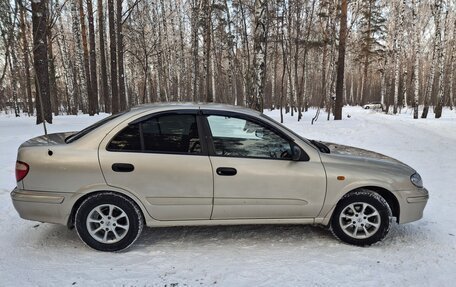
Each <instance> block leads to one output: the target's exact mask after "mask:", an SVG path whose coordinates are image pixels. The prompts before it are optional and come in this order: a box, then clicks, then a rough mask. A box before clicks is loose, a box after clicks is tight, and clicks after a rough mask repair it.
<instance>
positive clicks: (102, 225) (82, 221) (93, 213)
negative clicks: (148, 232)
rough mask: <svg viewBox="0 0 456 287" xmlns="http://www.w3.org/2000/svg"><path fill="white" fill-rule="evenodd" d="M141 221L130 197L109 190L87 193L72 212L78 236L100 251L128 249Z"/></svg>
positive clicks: (139, 229)
mask: <svg viewBox="0 0 456 287" xmlns="http://www.w3.org/2000/svg"><path fill="white" fill-rule="evenodd" d="M143 222H144V218H143V215H142V213H141V211H140V210H139V208H138V207H137V206H136V204H135V203H134V202H133V201H132V200H131V199H129V198H127V197H125V196H122V195H120V194H117V193H112V192H102V193H97V194H94V195H91V196H89V197H88V198H86V199H85V200H84V201H83V202H82V203H81V205H80V206H79V208H78V209H77V211H76V215H75V227H76V231H77V233H78V235H79V237H80V238H81V239H82V241H84V243H86V244H87V245H88V246H90V247H92V248H94V249H96V250H100V251H120V250H123V249H126V248H128V247H129V246H130V245H131V244H133V242H135V241H136V239H137V238H138V237H139V235H140V234H141V231H142V229H143V226H144V223H143Z"/></svg>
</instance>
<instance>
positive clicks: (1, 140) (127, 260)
mask: <svg viewBox="0 0 456 287" xmlns="http://www.w3.org/2000/svg"><path fill="white" fill-rule="evenodd" d="M347 113H348V114H350V115H351V117H350V118H345V119H344V120H343V121H339V122H334V121H331V122H327V121H326V120H325V119H324V118H325V116H324V115H322V116H321V117H320V119H319V120H318V121H317V122H316V124H314V125H310V118H311V117H312V116H313V112H312V113H307V114H305V118H304V121H303V122H300V123H297V122H295V121H296V119H294V118H291V117H289V116H286V117H285V124H286V125H287V126H289V127H291V128H292V129H294V130H295V131H297V132H298V133H300V134H302V135H304V136H306V137H308V138H311V139H320V140H324V141H330V142H336V143H341V144H348V145H355V146H358V147H361V148H366V149H372V150H375V151H378V152H381V153H384V154H386V155H389V156H393V157H395V158H397V159H399V160H401V161H403V162H405V163H407V164H409V165H411V166H412V167H414V168H415V169H417V170H418V171H419V172H420V174H421V175H422V177H423V179H424V183H425V186H426V187H427V188H428V189H429V190H430V196H431V199H430V202H429V204H428V206H427V208H426V210H425V215H424V218H423V219H422V220H420V221H418V222H415V223H411V224H407V225H401V226H399V225H395V226H393V228H392V230H391V232H390V234H389V235H388V237H387V238H386V239H385V240H384V241H383V242H381V243H379V244H376V245H374V246H371V247H369V248H359V247H354V246H349V245H346V244H343V243H340V242H339V241H337V240H336V239H334V238H333V236H332V235H331V234H330V232H328V231H326V230H325V229H322V228H320V227H312V226H296V225H295V226H293V225H290V226H285V225H281V226H229V227H226V226H225V227H176V228H161V229H146V230H145V232H143V234H142V236H141V237H140V239H139V240H138V241H137V242H136V244H135V245H134V246H133V247H132V248H131V249H129V251H128V252H126V253H119V254H110V253H101V252H96V251H93V250H91V249H88V248H87V247H85V246H84V244H83V243H82V242H81V241H80V240H79V238H78V237H77V234H76V232H75V231H74V230H68V229H66V227H64V226H57V225H52V224H42V223H37V222H30V221H25V220H22V219H20V218H19V216H18V215H17V213H16V211H15V210H14V208H13V206H12V204H11V200H10V196H9V192H10V190H11V189H12V188H13V187H14V185H15V180H14V163H15V160H16V150H17V147H18V146H19V144H20V143H21V142H23V141H24V140H26V139H28V138H30V137H33V136H36V135H39V134H40V133H41V132H42V131H41V128H40V127H36V126H34V125H33V121H34V119H32V118H13V117H7V116H0V135H1V136H0V145H1V146H2V147H3V150H2V152H1V153H0V286H111V285H117V286H335V285H337V286H348V285H353V284H354V283H355V284H360V285H362V286H381V285H385V286H398V285H400V286H430V285H432V286H454V281H455V280H456V189H455V186H456V176H455V175H456V113H455V112H454V111H452V112H451V111H445V112H444V118H442V119H439V120H435V119H427V120H421V119H420V120H413V119H411V116H410V115H409V114H406V115H404V114H403V115H400V116H388V115H383V114H378V113H375V112H372V111H365V110H362V109H360V108H346V109H344V114H345V115H346V114H347ZM267 114H268V115H270V116H272V117H274V118H278V116H279V114H278V112H277V111H273V112H267ZM99 118H100V117H98V118H97V117H95V118H94V117H92V118H89V117H88V116H79V117H57V118H55V124H54V125H52V126H51V127H50V128H49V129H50V131H51V132H57V131H68V130H77V129H80V128H82V127H84V126H86V125H88V124H89V123H92V122H93V121H95V120H97V119H99Z"/></svg>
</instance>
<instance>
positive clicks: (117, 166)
mask: <svg viewBox="0 0 456 287" xmlns="http://www.w3.org/2000/svg"><path fill="white" fill-rule="evenodd" d="M134 169H135V166H134V165H132V164H131V163H114V164H113V165H112V170H113V171H115V172H132V171H133V170H134Z"/></svg>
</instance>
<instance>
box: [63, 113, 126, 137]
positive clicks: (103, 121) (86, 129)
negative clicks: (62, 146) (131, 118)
mask: <svg viewBox="0 0 456 287" xmlns="http://www.w3.org/2000/svg"><path fill="white" fill-rule="evenodd" d="M123 114H125V112H123V113H118V114H115V115H110V116H109V117H106V118H104V119H102V120H100V121H98V122H96V123H94V124H93V125H91V126H88V127H86V128H85V129H83V130H81V131H79V132H77V133H75V134H72V135H71V136H69V137H67V138H66V139H65V142H66V143H72V142H74V141H76V140H78V139H80V138H82V137H83V136H85V135H86V134H88V133H90V132H91V131H93V130H94V129H97V128H99V127H101V126H102V125H104V124H106V123H107V122H110V121H111V120H113V119H115V118H117V117H119V116H121V115H123Z"/></svg>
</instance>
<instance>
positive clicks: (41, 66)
mask: <svg viewBox="0 0 456 287" xmlns="http://www.w3.org/2000/svg"><path fill="white" fill-rule="evenodd" d="M32 22H33V64H34V67H35V74H36V80H35V85H36V91H37V100H36V101H35V103H36V111H37V117H36V124H40V123H43V124H45V123H44V122H48V123H50V124H52V111H51V98H50V94H49V73H48V51H47V37H46V29H47V6H46V1H43V0H42V1H37V0H36V1H32Z"/></svg>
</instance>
